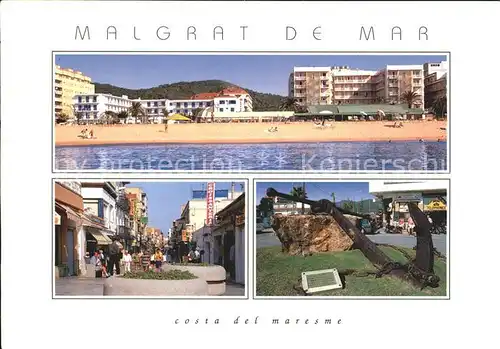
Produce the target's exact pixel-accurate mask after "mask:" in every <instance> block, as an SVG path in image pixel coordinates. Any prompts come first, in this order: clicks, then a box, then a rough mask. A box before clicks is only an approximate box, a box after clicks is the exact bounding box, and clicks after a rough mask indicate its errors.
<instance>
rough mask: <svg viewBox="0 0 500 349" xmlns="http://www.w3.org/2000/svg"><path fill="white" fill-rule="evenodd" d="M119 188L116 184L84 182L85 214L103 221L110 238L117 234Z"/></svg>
mask: <svg viewBox="0 0 500 349" xmlns="http://www.w3.org/2000/svg"><path fill="white" fill-rule="evenodd" d="M117 188H118V186H117V183H114V182H82V197H83V206H84V208H85V212H87V213H89V214H91V215H93V216H97V217H99V218H100V219H102V224H103V225H104V227H105V228H106V229H107V235H109V236H114V235H116V234H117V228H116V227H117V207H116V199H117V197H118V191H117Z"/></svg>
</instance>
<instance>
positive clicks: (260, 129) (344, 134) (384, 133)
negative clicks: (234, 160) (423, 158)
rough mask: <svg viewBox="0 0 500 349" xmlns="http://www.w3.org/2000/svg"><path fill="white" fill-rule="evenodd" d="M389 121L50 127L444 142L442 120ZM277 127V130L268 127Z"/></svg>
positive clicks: (194, 137)
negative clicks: (397, 124) (322, 124)
mask: <svg viewBox="0 0 500 349" xmlns="http://www.w3.org/2000/svg"><path fill="white" fill-rule="evenodd" d="M393 125H394V122H391V121H359V122H332V123H331V126H329V127H323V128H321V127H318V126H316V125H314V124H313V123H312V122H299V123H289V124H285V123H215V124H195V123H191V124H172V125H169V126H168V131H167V132H165V127H164V125H158V124H148V125H109V126H103V125H90V126H78V125H72V126H60V125H56V127H55V142H56V146H78V145H105V144H144V143H151V144H152V143H191V144H192V143H207V144H208V143H274V142H282V143H295V142H298V143H309V142H335V141H367V142H368V141H389V140H391V141H416V140H420V139H422V140H426V141H438V140H439V141H446V137H447V131H446V127H447V122H446V121H405V122H403V125H404V126H403V127H400V128H394V127H392V126H393ZM271 127H278V131H277V132H269V130H268V129H269V128H271ZM84 128H89V129H92V130H93V133H94V137H95V139H81V138H79V137H78V135H79V134H80V132H81V130H83V129H84Z"/></svg>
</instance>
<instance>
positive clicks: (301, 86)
mask: <svg viewBox="0 0 500 349" xmlns="http://www.w3.org/2000/svg"><path fill="white" fill-rule="evenodd" d="M294 89H296V90H305V89H306V85H295V86H294Z"/></svg>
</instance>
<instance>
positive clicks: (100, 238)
mask: <svg viewBox="0 0 500 349" xmlns="http://www.w3.org/2000/svg"><path fill="white" fill-rule="evenodd" d="M85 228H86V231H87V232H88V233H89V234H90V235H92V236H93V237H94V238H95V240H96V242H97V245H111V243H112V241H111V239H110V238H109V237H107V236H106V235H104V234H103V233H101V232H100V231H99V230H97V229H95V228H93V227H89V226H86V227H85Z"/></svg>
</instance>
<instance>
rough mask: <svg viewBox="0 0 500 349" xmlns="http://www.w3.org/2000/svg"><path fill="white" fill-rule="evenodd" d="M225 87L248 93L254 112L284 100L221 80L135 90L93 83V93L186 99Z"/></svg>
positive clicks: (274, 105) (278, 106)
mask: <svg viewBox="0 0 500 349" xmlns="http://www.w3.org/2000/svg"><path fill="white" fill-rule="evenodd" d="M227 87H240V88H242V89H244V90H246V91H248V93H250V96H251V97H252V100H253V110H254V111H265V110H278V109H279V108H280V106H281V104H282V103H283V101H284V100H285V99H286V97H283V96H279V95H275V94H270V93H261V92H256V91H252V90H250V89H247V88H245V87H243V86H236V85H234V84H230V83H228V82H226V81H222V80H204V81H189V82H185V81H182V82H176V83H173V84H166V85H160V86H156V87H151V88H144V89H137V90H133V89H128V88H122V87H118V86H113V85H110V84H101V83H95V92H96V93H110V94H112V95H115V96H122V95H127V96H128V97H129V98H130V99H135V98H141V99H160V98H168V99H187V98H191V96H193V95H195V94H198V93H208V92H219V91H221V90H223V89H224V88H227Z"/></svg>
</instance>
